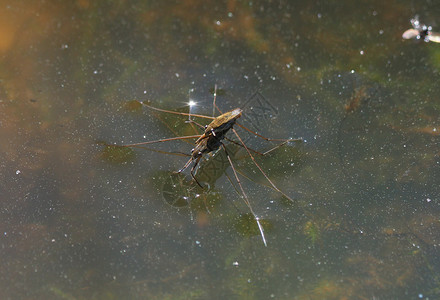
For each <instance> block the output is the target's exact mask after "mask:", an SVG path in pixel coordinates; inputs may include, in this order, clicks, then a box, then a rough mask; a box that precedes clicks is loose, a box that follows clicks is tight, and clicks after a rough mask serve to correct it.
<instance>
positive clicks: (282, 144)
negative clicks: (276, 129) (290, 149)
mask: <svg viewBox="0 0 440 300" xmlns="http://www.w3.org/2000/svg"><path fill="white" fill-rule="evenodd" d="M225 140H227V141H229V142H231V143H233V144H235V145H237V146H240V147H243V145H242V144H241V143H238V142H236V141H234V140H231V139H230V138H227V137H225ZM289 141H290V140H286V141H284V142H282V143H281V144H278V145H276V146H275V147H273V148H271V149H269V150H267V151H265V152H263V153H261V152H259V151H257V150H254V149H252V148H250V147H248V149H249V150H250V151H252V152H254V153H255V154H258V155H261V156H264V155H266V154H269V153H270V152H272V151H274V150H276V149H278V148H280V147H282V146H284V145H285V144H287V143H288V142H289Z"/></svg>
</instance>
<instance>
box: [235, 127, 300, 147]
mask: <svg viewBox="0 0 440 300" xmlns="http://www.w3.org/2000/svg"><path fill="white" fill-rule="evenodd" d="M235 124H236V125H238V126H239V127H241V128H243V129H244V130H246V131H249V132H250V133H252V134H253V135H256V136H258V137H259V138H262V139H263V140H265V141H268V142H286V143H288V142H293V141H302V139H301V138H298V139H271V138H267V137H265V136H262V135H261V134H258V133H256V132H255V131H253V130H250V129H249V128H247V127H246V126H243V125H241V124H239V123H235Z"/></svg>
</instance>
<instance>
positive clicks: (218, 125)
mask: <svg viewBox="0 0 440 300" xmlns="http://www.w3.org/2000/svg"><path fill="white" fill-rule="evenodd" d="M216 89H217V86H216V87H215V90H214V102H213V105H214V109H217V110H218V111H219V112H220V113H221V115H220V116H218V117H209V116H204V115H197V114H189V113H181V112H175V111H169V110H164V109H160V108H156V107H153V106H150V105H149V104H148V103H146V102H143V103H142V104H143V105H144V106H145V107H148V108H149V109H153V110H156V111H160V112H165V113H171V114H177V115H182V116H189V121H187V122H190V123H194V124H196V125H197V126H199V127H201V128H203V130H204V132H203V134H201V135H191V136H181V137H174V138H166V139H160V140H155V141H147V142H141V143H135V144H128V145H122V147H139V146H141V145H146V144H154V143H160V142H166V141H173V140H184V139H193V138H197V140H196V141H195V143H194V144H195V146H194V148H193V149H192V150H191V155H190V159H189V160H188V161H187V162H186V163H185V165H184V166H183V167H182V168H181V169H180V170H179V171H177V173H181V172H183V171H184V170H185V169H187V168H188V167H189V166H190V165H191V163H193V166H192V167H191V171H190V173H191V176H192V178H193V179H194V181H195V182H197V184H198V185H199V186H201V187H202V185H201V184H200V183H199V182H198V180H197V179H196V177H195V170H196V168H197V166H198V164H199V162H200V160H201V159H202V158H203V156H204V155H205V154H208V153H211V152H214V151H217V150H219V149H220V148H222V149H223V150H224V151H225V154H226V157H227V160H228V162H229V165H230V166H231V168H232V171H233V173H234V177H235V180H236V182H237V184H238V186H239V188H240V192H241V197H242V198H243V201H244V202H245V204H246V206H247V207H248V208H249V210H250V212H251V213H252V215H253V217H254V219H255V221H256V223H257V225H258V229H259V232H260V235H261V238H262V240H263V243H264V245H265V246H267V242H266V237H265V235H264V230H263V226H262V225H261V223H260V219H259V218H258V216H257V215H256V214H255V212H254V211H253V209H252V206H251V203H250V200H249V198H248V196H247V194H246V192H245V191H244V189H243V186H242V184H241V181H240V178H239V176H238V174H237V171H236V169H235V167H234V164H233V162H232V160H231V157H230V155H229V153H228V150H227V148H226V146H225V145H224V144H223V140H225V139H226V140H228V141H230V142H232V143H235V144H237V145H239V146H241V147H243V148H244V149H245V150H246V152H247V154H248V155H249V157H250V158H251V160H252V161H253V163H254V164H255V166H256V167H257V168H258V169H259V171H260V172H261V173H262V174H263V176H264V177H265V178H266V180H267V181H268V182H269V184H270V187H271V188H273V189H274V190H275V191H277V192H279V193H280V194H281V195H283V196H284V197H286V198H287V199H289V200H290V201H292V202H294V200H293V199H292V198H290V197H289V196H288V195H286V194H285V193H284V192H282V191H281V190H280V189H279V188H278V187H277V186H276V185H275V184H274V183H273V182H272V181H271V179H270V178H269V177H268V176H267V175H266V173H265V172H264V171H263V169H262V168H261V167H260V165H259V164H258V163H257V162H256V160H255V158H254V156H253V155H252V153H251V151H252V152H254V153H256V154H258V155H265V154H267V153H269V152H271V151H273V150H274V149H276V148H278V147H280V146H282V145H285V144H287V143H288V142H290V141H299V140H301V139H270V138H266V137H264V136H262V135H260V134H258V133H256V132H254V131H252V130H250V129H248V128H246V127H245V126H243V125H240V124H238V123H237V119H239V118H240V117H241V116H242V113H243V111H242V109H240V108H236V109H234V110H231V111H229V112H226V113H222V112H221V111H220V109H219V108H218V107H217V105H216V104H215V99H216ZM191 117H199V118H204V119H211V120H212V121H211V123H209V124H208V125H206V126H202V125H200V124H198V123H197V122H195V121H194V120H192V119H191ZM235 124H237V125H238V126H240V127H241V128H243V129H244V130H247V131H249V132H250V133H252V134H254V135H256V136H258V137H260V138H262V139H264V140H266V141H277V142H279V141H281V142H282V143H280V144H279V145H277V146H275V147H274V148H272V149H270V150H269V151H266V152H265V153H260V152H258V151H255V150H252V149H250V148H249V147H247V146H246V145H245V143H244V142H243V140H242V139H241V137H240V136H239V135H238V133H237V131H236V130H235V129H234V127H233V126H234V125H235ZM229 131H232V132H233V133H234V135H235V136H236V137H237V138H238V140H239V142H236V141H233V140H230V139H229V138H227V137H226V134H227V133H228V132H229Z"/></svg>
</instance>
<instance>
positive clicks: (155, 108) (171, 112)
mask: <svg viewBox="0 0 440 300" xmlns="http://www.w3.org/2000/svg"><path fill="white" fill-rule="evenodd" d="M141 103H142V105H144V106H146V107H148V108H150V109H153V110H157V111H161V112H166V113H170V114H175V115H181V116H191V117H197V118H203V119H211V120H214V119H215V118H214V117H209V116H204V115H197V114H188V113H182V112H178V111H172V110H166V109H161V108H157V107H154V106H150V105H148V104H145V103H144V102H141Z"/></svg>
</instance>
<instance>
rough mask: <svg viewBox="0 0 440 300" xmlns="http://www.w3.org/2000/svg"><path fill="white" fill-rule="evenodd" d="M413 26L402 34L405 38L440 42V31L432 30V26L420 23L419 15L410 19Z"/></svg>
mask: <svg viewBox="0 0 440 300" xmlns="http://www.w3.org/2000/svg"><path fill="white" fill-rule="evenodd" d="M410 22H411V25H412V27H413V28H410V29H408V30H406V31H405V32H404V33H403V34H402V38H404V39H405V40H409V39H416V40H423V41H425V42H434V43H440V33H438V32H434V31H432V26H428V25H425V24H423V23H420V21H419V16H417V15H416V16H415V17H414V18H412V19H411V20H410Z"/></svg>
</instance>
